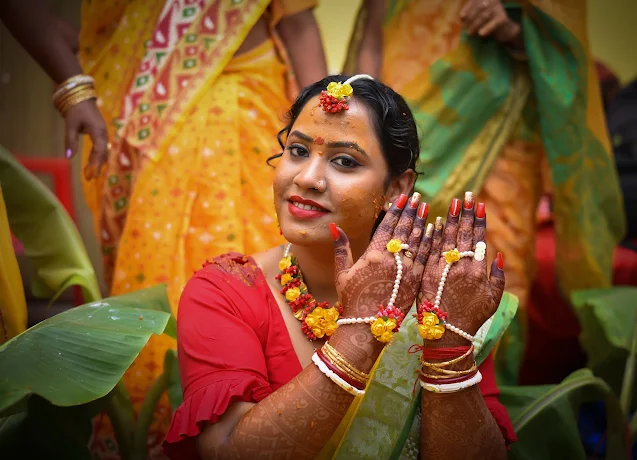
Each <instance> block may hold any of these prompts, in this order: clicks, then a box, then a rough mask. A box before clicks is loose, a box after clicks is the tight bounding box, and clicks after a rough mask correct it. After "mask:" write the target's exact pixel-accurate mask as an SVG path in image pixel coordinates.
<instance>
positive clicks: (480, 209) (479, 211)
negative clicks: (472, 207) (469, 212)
mask: <svg viewBox="0 0 637 460" xmlns="http://www.w3.org/2000/svg"><path fill="white" fill-rule="evenodd" d="M485 212H486V206H485V205H484V203H478V204H477V205H476V217H477V218H478V219H483V218H484V214H485Z"/></svg>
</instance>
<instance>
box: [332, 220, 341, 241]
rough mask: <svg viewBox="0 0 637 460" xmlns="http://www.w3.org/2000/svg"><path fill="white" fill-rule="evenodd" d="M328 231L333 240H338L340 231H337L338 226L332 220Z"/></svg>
mask: <svg viewBox="0 0 637 460" xmlns="http://www.w3.org/2000/svg"><path fill="white" fill-rule="evenodd" d="M330 233H331V234H332V239H334V241H338V240H339V239H340V238H341V232H339V231H338V227H337V226H336V224H335V223H333V222H332V223H331V224H330Z"/></svg>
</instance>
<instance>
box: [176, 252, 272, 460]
mask: <svg viewBox="0 0 637 460" xmlns="http://www.w3.org/2000/svg"><path fill="white" fill-rule="evenodd" d="M243 261H244V262H245V258H244V259H243ZM240 262H241V260H239V261H238V262H233V260H232V259H229V258H226V260H225V261H224V264H225V267H226V268H227V267H228V266H229V265H231V264H232V263H237V266H240V267H241V269H240V270H238V271H236V273H229V272H228V271H226V270H224V269H223V268H220V267H222V265H220V264H217V263H212V264H209V265H207V266H205V267H204V268H203V269H202V270H200V271H199V272H197V273H196V274H195V276H194V277H193V278H192V279H191V280H190V281H189V282H188V284H187V285H186V288H185V289H184V292H183V294H182V297H181V300H180V301H179V310H178V311H179V316H178V319H177V335H178V342H177V343H178V356H179V372H180V375H181V384H182V388H183V392H184V401H183V403H182V404H181V406H179V408H178V409H177V411H176V412H175V414H174V415H173V419H172V422H171V425H170V429H169V430H168V434H167V435H166V439H165V441H164V452H165V453H166V454H167V455H168V456H169V457H170V458H171V459H173V460H174V459H182V458H184V459H186V458H187V459H197V458H199V455H198V453H197V450H196V444H195V440H196V437H197V436H198V435H199V433H200V432H201V430H202V429H203V427H204V425H205V424H206V423H215V422H217V420H218V419H219V417H220V416H221V415H223V414H224V413H225V411H226V410H227V409H228V407H229V406H230V405H231V404H232V403H234V402H238V401H247V402H258V401H261V400H262V399H263V398H265V397H266V396H268V395H269V394H270V393H272V388H271V385H270V383H269V381H268V369H267V364H266V357H265V355H264V352H263V343H264V340H266V339H267V338H264V337H261V336H260V330H263V329H266V330H267V324H265V325H264V322H267V318H266V315H265V314H264V313H263V310H264V308H263V305H264V303H263V299H262V298H260V292H261V291H260V290H259V289H258V288H256V287H255V286H254V281H255V277H254V276H253V274H251V273H250V271H249V270H246V269H245V264H244V266H241V263H240ZM254 269H255V270H258V268H256V266H254ZM263 326H265V327H263Z"/></svg>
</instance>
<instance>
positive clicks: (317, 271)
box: [290, 244, 364, 304]
mask: <svg viewBox="0 0 637 460" xmlns="http://www.w3.org/2000/svg"><path fill="white" fill-rule="evenodd" d="M363 251H364V250H363ZM363 251H354V252H353V256H354V261H356V260H358V258H359V257H360V256H361V255H362V254H363ZM290 253H292V254H294V256H295V257H296V259H297V262H298V264H299V267H300V269H301V272H302V273H303V281H304V282H305V284H306V285H307V288H308V291H309V293H310V294H312V295H313V296H314V298H316V300H317V301H319V302H329V303H330V304H334V303H335V302H336V301H337V300H338V293H337V292H336V286H335V285H334V247H333V246H332V245H331V244H330V245H328V246H323V245H312V246H295V245H292V247H291V248H290Z"/></svg>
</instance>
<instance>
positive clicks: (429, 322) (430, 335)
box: [418, 312, 445, 340]
mask: <svg viewBox="0 0 637 460" xmlns="http://www.w3.org/2000/svg"><path fill="white" fill-rule="evenodd" d="M444 333H445V327H444V326H443V325H442V324H440V319H439V318H438V316H436V314H435V313H431V312H429V313H425V314H423V315H422V324H419V325H418V334H419V335H420V337H422V338H423V339H425V340H438V339H439V338H441V337H442V335H443V334H444Z"/></svg>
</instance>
